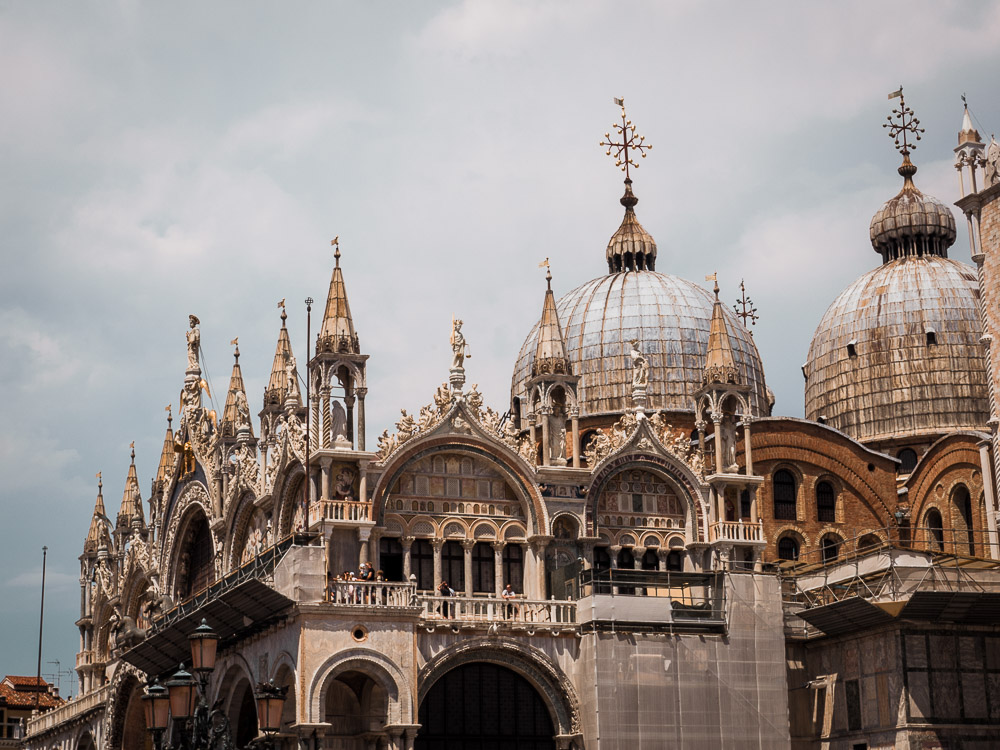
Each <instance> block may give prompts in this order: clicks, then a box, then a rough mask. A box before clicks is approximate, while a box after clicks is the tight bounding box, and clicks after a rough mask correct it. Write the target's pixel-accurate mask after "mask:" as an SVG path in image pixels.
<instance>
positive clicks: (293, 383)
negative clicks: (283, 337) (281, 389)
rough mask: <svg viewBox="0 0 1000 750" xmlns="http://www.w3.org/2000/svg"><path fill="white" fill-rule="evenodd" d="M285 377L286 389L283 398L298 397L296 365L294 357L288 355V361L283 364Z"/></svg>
mask: <svg viewBox="0 0 1000 750" xmlns="http://www.w3.org/2000/svg"><path fill="white" fill-rule="evenodd" d="M285 377H286V378H287V380H288V391H287V393H286V396H285V398H290V399H293V400H295V399H298V397H299V372H298V369H297V367H296V362H295V357H294V356H293V355H288V363H287V364H286V365H285Z"/></svg>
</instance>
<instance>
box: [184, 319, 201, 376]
mask: <svg viewBox="0 0 1000 750" xmlns="http://www.w3.org/2000/svg"><path fill="white" fill-rule="evenodd" d="M188 323H189V324H190V326H191V329H190V330H189V331H188V332H187V334H186V335H187V355H188V369H189V370H198V369H199V366H198V349H199V348H200V347H201V330H200V329H199V328H198V325H199V324H200V323H201V321H200V320H198V316H197V315H188Z"/></svg>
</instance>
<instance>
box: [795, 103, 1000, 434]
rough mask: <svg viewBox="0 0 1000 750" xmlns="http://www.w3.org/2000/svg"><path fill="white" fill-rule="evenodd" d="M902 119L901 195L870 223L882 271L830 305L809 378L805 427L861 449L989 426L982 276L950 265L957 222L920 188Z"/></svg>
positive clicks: (910, 127) (910, 128)
mask: <svg viewBox="0 0 1000 750" xmlns="http://www.w3.org/2000/svg"><path fill="white" fill-rule="evenodd" d="M900 98H901V97H900ZM900 112H902V116H903V119H901V122H903V125H901V126H899V127H896V129H895V132H896V133H897V134H901V135H902V136H903V142H902V148H901V149H900V151H901V153H902V155H903V164H902V166H901V167H900V168H899V174H900V175H901V176H902V177H903V181H904V182H903V189H902V190H901V191H900V193H899V194H898V195H897V196H896V197H895V198H893V199H892V200H890V201H888V202H887V203H886V204H885V205H884V206H882V208H880V209H879V211H878V213H876V214H875V217H874V218H873V219H872V223H871V238H872V245H873V246H874V247H875V249H876V250H877V251H878V252H879V253H880V254H881V255H882V258H883V264H882V266H881V267H879V268H876V269H875V270H874V271H870V272H868V273H866V274H865V275H864V276H862V277H861V278H859V279H858V280H857V281H855V282H854V283H853V284H851V285H850V286H849V287H847V289H845V290H844V291H843V292H841V294H840V295H839V296H838V297H837V299H835V300H834V302H833V304H832V305H830V308H829V309H828V310H827V311H826V313H825V314H824V315H823V319H822V320H821V321H820V324H819V326H818V327H817V328H816V332H815V334H813V338H812V342H811V343H810V345H809V356H808V359H807V361H806V364H805V366H804V368H803V373H804V374H805V377H806V387H805V413H806V417H807V418H808V419H820V418H823V420H824V421H825V422H826V423H827V424H829V425H830V426H831V427H834V428H836V429H838V430H841V431H842V432H845V433H847V434H848V435H850V436H851V437H852V438H854V439H855V440H858V441H861V442H880V441H887V440H898V439H900V438H904V439H905V438H910V437H914V436H926V437H933V436H936V435H940V434H941V433H946V432H950V431H953V430H959V429H982V426H983V425H984V424H986V422H987V421H988V420H989V391H988V386H987V376H986V370H987V368H986V357H985V352H984V350H983V346H982V344H981V343H980V336H981V331H982V327H981V321H980V315H979V311H978V299H979V285H978V280H977V275H976V271H975V269H973V268H972V267H971V266H969V265H966V264H965V263H959V262H958V261H955V260H952V259H950V258H948V248H949V247H950V246H951V244H952V243H953V242H954V241H955V219H954V217H953V216H952V213H951V210H950V209H948V208H947V207H946V206H944V205H943V204H942V203H941V202H940V201H938V200H936V199H935V198H931V197H930V196H925V195H924V194H923V193H921V192H920V191H919V190H917V188H916V187H915V186H914V184H913V175H914V173H916V171H917V168H916V167H915V166H913V164H912V163H911V162H910V158H909V150H908V146H909V147H912V144H908V143H907V140H906V138H905V136H906V135H907V134H913V135H916V136H917V137H918V138H919V133H920V132H922V130H921V129H919V128H917V127H916V126H917V125H918V124H919V121H916V120H915V118H913V119H912V120H907V119H905V118H907V117H912V111H911V110H909V109H908V108H906V106H905V104H904V103H903V102H902V101H901V102H900V109H899V110H897V111H894V114H895V115H897V116H898V115H900ZM890 120H891V118H890ZM899 145H900V144H899V140H898V139H897V148H899Z"/></svg>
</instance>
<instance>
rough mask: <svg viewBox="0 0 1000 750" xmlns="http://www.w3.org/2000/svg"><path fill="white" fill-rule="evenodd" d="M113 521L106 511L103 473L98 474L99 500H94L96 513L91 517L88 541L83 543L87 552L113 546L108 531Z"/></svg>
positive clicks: (92, 552) (94, 552)
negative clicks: (109, 518)
mask: <svg viewBox="0 0 1000 750" xmlns="http://www.w3.org/2000/svg"><path fill="white" fill-rule="evenodd" d="M110 524H111V522H110V521H109V520H108V516H107V514H106V513H105V512H104V483H103V482H102V481H101V475H100V473H99V472H98V474H97V500H96V501H95V502H94V515H93V516H92V517H91V519H90V530H89V531H88V532H87V541H85V542H84V543H83V551H84V553H85V554H96V552H97V551H98V550H99V549H100V548H101V547H105V548H109V547H110V546H111V536H110V534H109V533H108V526H109V525H110Z"/></svg>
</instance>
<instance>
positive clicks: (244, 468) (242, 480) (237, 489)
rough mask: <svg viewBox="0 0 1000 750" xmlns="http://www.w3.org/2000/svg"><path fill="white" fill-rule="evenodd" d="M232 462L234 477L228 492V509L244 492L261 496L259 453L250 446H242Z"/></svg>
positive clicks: (234, 452) (235, 452)
mask: <svg viewBox="0 0 1000 750" xmlns="http://www.w3.org/2000/svg"><path fill="white" fill-rule="evenodd" d="M230 462H231V465H232V467H233V476H232V478H231V479H230V480H229V485H228V487H227V490H228V491H227V492H226V505H227V507H228V506H229V505H230V503H232V502H234V501H235V500H236V498H237V497H239V496H240V495H241V494H242V493H243V492H246V491H250V492H252V493H253V494H254V495H258V494H260V464H259V463H258V462H257V452H256V451H255V450H254V449H253V448H251V447H250V446H249V445H240V446H239V447H238V448H236V450H235V451H233V453H232V456H231V457H230Z"/></svg>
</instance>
